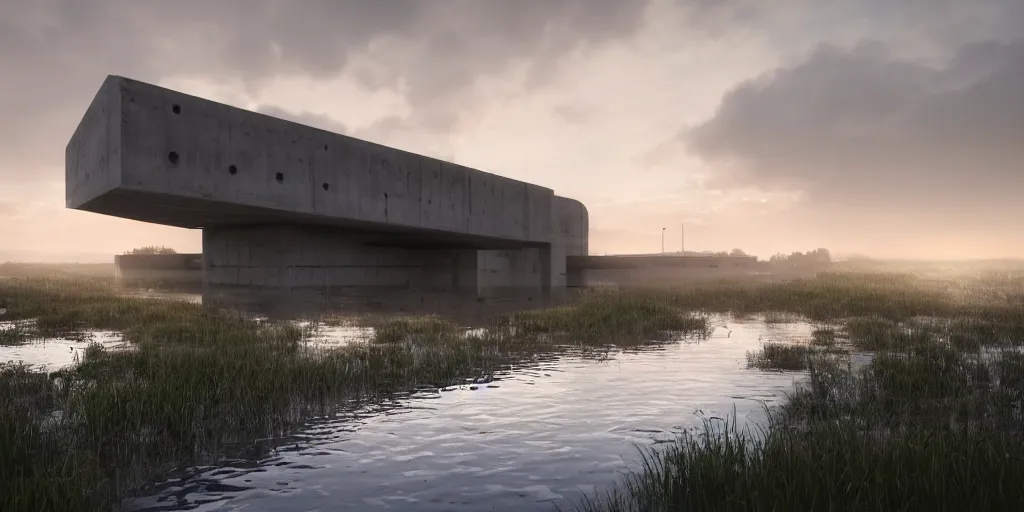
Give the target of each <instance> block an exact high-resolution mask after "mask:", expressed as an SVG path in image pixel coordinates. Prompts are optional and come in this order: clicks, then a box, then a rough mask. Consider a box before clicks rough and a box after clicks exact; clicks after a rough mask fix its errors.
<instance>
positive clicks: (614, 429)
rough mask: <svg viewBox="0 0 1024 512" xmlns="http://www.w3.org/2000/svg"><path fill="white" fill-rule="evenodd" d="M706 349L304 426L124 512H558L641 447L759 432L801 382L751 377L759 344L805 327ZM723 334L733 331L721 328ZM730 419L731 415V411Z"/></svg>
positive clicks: (550, 372) (451, 391)
mask: <svg viewBox="0 0 1024 512" xmlns="http://www.w3.org/2000/svg"><path fill="white" fill-rule="evenodd" d="M717 321H718V322H719V323H720V324H721V327H719V328H717V329H716V331H715V335H714V336H712V337H711V339H709V340H707V341H706V342H701V343H677V344H668V345H661V346H658V347H657V349H656V350H630V351H628V352H620V353H618V354H612V355H613V357H611V358H609V359H606V360H603V361H594V360H593V359H592V358H585V357H563V358H555V357H552V356H546V357H538V358H537V361H535V362H534V364H533V365H531V366H528V367H522V368H518V369H516V370H514V371H511V372H509V373H507V374H504V375H498V376H496V378H495V379H494V381H493V382H497V383H500V384H495V385H487V384H482V383H478V384H472V383H469V384H466V385H459V386H452V387H449V388H445V389H443V390H417V391H414V392H411V393H409V394H407V395H405V396H404V397H401V398H399V399H397V400H394V401H392V402H389V403H387V404H381V405H377V406H372V407H364V408H362V409H360V410H358V411H350V412H347V413H344V414H338V415H336V416H335V417H329V418H319V419H316V420H313V421H310V422H309V423H308V424H307V426H306V427H305V428H303V429H302V430H301V431H300V432H297V433H296V434H295V436H293V437H292V438H291V440H290V441H289V445H288V446H286V447H282V448H280V449H279V450H277V452H276V453H275V455H274V456H273V457H270V458H268V459H265V460H263V461H260V462H259V463H258V464H256V465H255V466H253V465H252V464H251V463H242V462H235V463H224V464H221V465H219V467H216V468H207V469H203V470H200V471H198V472H195V473H193V475H192V476H188V477H182V479H181V480H178V481H171V480H169V481H168V482H165V483H164V484H163V485H161V486H159V487H158V490H157V492H155V493H153V494H152V495H151V496H146V497H142V498H137V499H134V500H131V501H130V502H128V503H127V508H128V509H129V510H137V511H157V510H203V511H229V510H241V509H243V508H244V509H245V510H246V511H247V512H257V511H272V510H403V511H476V510H516V511H522V510H551V509H552V508H553V504H558V505H560V506H563V507H564V506H565V505H567V504H568V503H569V500H577V499H578V498H579V497H580V496H581V493H586V492H593V491H594V490H595V489H601V488H604V487H606V486H608V485H611V484H612V483H614V482H615V481H616V480H617V479H618V478H619V477H620V476H621V475H622V473H623V472H624V471H626V470H627V469H629V468H636V467H637V466H636V464H637V462H638V459H639V452H638V450H637V448H636V445H648V446H649V445H652V444H656V443H663V442H666V441H669V440H672V439H674V438H675V437H676V436H678V435H679V434H681V433H683V432H685V431H693V430H694V429H695V428H697V427H698V426H700V424H701V422H702V420H703V419H704V418H711V417H725V416H727V415H731V414H733V412H734V411H735V414H736V417H737V419H738V421H739V422H740V423H741V424H743V423H748V424H750V423H753V422H763V421H764V419H765V417H764V410H763V405H762V403H768V404H771V403H774V402H775V401H776V400H777V399H778V398H780V397H781V396H782V394H783V393H785V392H787V391H789V390H790V389H792V385H793V383H794V381H795V379H797V378H801V377H802V375H803V374H802V373H774V372H771V373H766V372H759V371H756V370H748V369H747V368H746V359H745V355H746V351H748V350H754V349H757V348H758V347H759V345H760V344H761V343H762V342H767V341H769V339H770V340H771V341H784V340H792V339H807V338H809V337H810V332H811V326H810V325H807V324H803V323H786V324H774V325H771V326H770V329H766V328H765V325H764V324H763V323H761V322H757V321H733V320H729V321H728V322H726V319H723V318H718V319H717ZM726 325H727V327H726ZM734 408H735V409H734Z"/></svg>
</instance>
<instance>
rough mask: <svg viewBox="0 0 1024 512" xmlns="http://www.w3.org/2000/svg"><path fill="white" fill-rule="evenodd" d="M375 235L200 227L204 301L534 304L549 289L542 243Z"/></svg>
mask: <svg viewBox="0 0 1024 512" xmlns="http://www.w3.org/2000/svg"><path fill="white" fill-rule="evenodd" d="M381 240H382V238H381V236H380V235H374V234H361V233H353V232H338V231H337V230H334V229H332V228H322V227H319V228H318V227H312V226H266V227H248V228H243V227H235V228H207V229H204V230H203V250H204V254H205V258H204V265H205V269H204V273H205V276H206V277H205V281H204V288H203V293H204V301H205V300H206V298H207V297H209V298H210V300H217V297H230V296H235V297H248V298H252V299H253V300H255V301H258V302H262V303H272V302H274V301H276V300H289V299H287V297H302V300H303V301H304V302H311V301H312V302H316V301H320V300H322V301H327V302H331V303H335V304H348V305H364V306H372V305H378V306H381V307H382V308H385V309H386V308H390V307H391V306H394V305H396V304H398V305H400V306H399V308H400V309H414V308H418V309H429V308H427V306H429V305H431V304H434V303H439V302H444V303H449V302H454V303H460V302H477V301H486V300H495V301H503V300H516V301H523V302H526V303H536V302H542V301H543V300H544V299H545V298H546V297H547V296H548V295H549V293H548V291H547V290H550V287H551V286H550V277H547V278H546V276H550V275H551V273H552V271H551V264H550V261H551V257H550V249H549V248H544V247H542V248H525V249H513V250H500V251H499V250H476V249H464V248H403V247H395V246H393V245H381ZM421 306H422V307H421Z"/></svg>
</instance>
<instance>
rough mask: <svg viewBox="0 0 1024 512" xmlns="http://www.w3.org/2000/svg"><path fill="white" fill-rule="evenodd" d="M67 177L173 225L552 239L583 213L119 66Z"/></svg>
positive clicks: (509, 183) (89, 115)
mask: <svg viewBox="0 0 1024 512" xmlns="http://www.w3.org/2000/svg"><path fill="white" fill-rule="evenodd" d="M66 187H67V188H66V201H67V206H68V207H69V208H75V209H80V210H86V211H92V212H96V213H102V214H107V215H113V216H118V217H124V218H129V219H135V220H140V221H145V222H153V223H158V224H165V225H171V226H179V227H185V228H210V227H218V226H234V225H264V224H303V225H322V226H325V227H331V228H333V229H338V230H339V231H362V232H375V233H393V234H394V235H395V243H424V244H430V243H436V244H449V245H464V246H467V247H478V248H506V247H529V246H539V245H543V244H548V243H551V242H553V241H554V238H558V236H559V235H558V231H559V227H558V226H557V222H558V220H557V218H556V217H558V215H559V213H558V212H559V211H560V210H565V208H566V207H567V205H568V206H569V207H571V209H573V211H574V212H575V210H579V212H580V213H579V214H575V213H574V214H573V215H576V216H582V217H583V221H582V222H585V216H586V211H585V209H584V208H583V206H582V205H581V204H579V203H578V202H576V201H572V200H568V199H564V198H558V197H556V196H554V193H553V192H552V191H551V190H550V189H547V188H544V187H540V186H537V185H532V184H529V183H525V182H521V181H516V180H512V179H508V178H504V177H501V176H497V175H494V174H489V173H486V172H483V171H477V170H474V169H469V168H467V167H464V166H459V165H456V164H452V163H448V162H442V161H439V160H436V159H433V158H428V157H424V156H421V155H416V154H412V153H408V152H405V151H401V150H397V149H392V148H388V147H385V146H380V145H377V144H373V143H370V142H366V141H362V140H359V139H354V138H352V137H348V136H345V135H339V134H335V133H330V132H326V131H323V130H319V129H316V128H312V127H308V126H304V125H300V124H296V123H292V122H289V121H284V120H281V119H276V118H273V117H269V116H265V115H262V114H258V113H255V112H250V111H247V110H243V109H238V108H235V107H231V106H228V105H224V104H220V103H216V102H212V101H208V100H204V99H202V98H197V97H194V96H189V95H186V94H182V93H179V92H175V91H172V90H168V89H165V88H161V87H157V86H154V85H150V84H146V83H142V82H137V81H133V80H129V79H125V78H122V77H115V76H111V77H108V78H107V79H106V81H105V82H104V83H103V85H102V87H101V88H100V90H99V92H98V93H97V95H96V97H95V99H94V100H93V102H92V104H91V105H90V106H89V108H88V110H87V111H86V114H85V116H84V117H83V118H82V121H81V123H80V124H79V126H78V129H77V130H76V131H75V133H74V135H73V137H72V139H71V141H70V143H69V144H68V147H67V153H66ZM577 205H578V206H577ZM584 236H585V235H584ZM584 243H585V242H584Z"/></svg>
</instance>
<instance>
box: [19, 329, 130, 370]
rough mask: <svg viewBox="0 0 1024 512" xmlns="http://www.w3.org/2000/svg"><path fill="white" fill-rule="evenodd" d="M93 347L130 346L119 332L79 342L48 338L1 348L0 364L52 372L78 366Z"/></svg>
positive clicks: (92, 334)
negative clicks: (19, 362) (89, 347)
mask: <svg viewBox="0 0 1024 512" xmlns="http://www.w3.org/2000/svg"><path fill="white" fill-rule="evenodd" d="M0 328H2V327H0ZM79 338H80V339H79ZM93 343H99V344H100V345H103V346H104V347H106V348H124V347H127V346H128V345H127V344H126V343H125V342H124V341H123V340H122V338H121V333H119V332H111V331H91V332H86V333H84V334H83V335H82V336H80V337H76V339H67V338H47V339H44V340H33V341H30V342H28V343H24V344H19V345H12V346H0V362H8V361H10V362H18V361H21V362H23V363H25V364H27V365H31V366H33V367H35V368H36V369H39V370H45V371H49V372H52V371H56V370H59V369H61V368H63V367H66V366H69V365H72V364H74V363H75V362H76V361H77V360H79V359H80V358H81V357H82V355H83V352H84V351H85V349H86V347H88V346H89V345H90V344H93Z"/></svg>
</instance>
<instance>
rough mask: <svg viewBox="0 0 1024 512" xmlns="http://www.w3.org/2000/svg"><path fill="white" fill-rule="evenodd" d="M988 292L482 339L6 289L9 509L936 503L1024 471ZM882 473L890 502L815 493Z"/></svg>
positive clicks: (845, 289)
mask: <svg viewBox="0 0 1024 512" xmlns="http://www.w3.org/2000/svg"><path fill="white" fill-rule="evenodd" d="M969 285H970V286H976V287H977V286H985V287H987V288H986V291H985V292H984V293H981V292H978V293H964V292H958V293H956V294H954V293H950V292H948V291H945V290H947V289H948V288H943V289H937V288H936V287H933V286H929V285H928V284H926V283H921V282H919V281H915V280H914V278H912V277H907V276H891V275H886V274H872V275H843V274H831V275H829V274H826V275H819V276H818V277H817V278H815V279H807V280H801V281H794V282H791V283H771V284H758V285H748V284H744V283H736V284H726V283H723V284H715V285H714V287H713V288H695V289H690V290H678V291H673V292H667V291H658V292H630V293H617V292H607V291H605V292H595V293H591V294H587V295H585V296H584V297H582V298H581V299H579V300H578V301H577V302H575V303H573V304H571V305H569V306H565V307H560V308H553V309H548V310H537V311H525V312H519V313H510V314H504V315H499V316H495V317H493V318H490V319H488V320H487V321H486V322H482V324H481V325H479V326H475V327H474V328H473V329H467V328H466V327H464V326H461V325H458V324H456V323H454V322H452V321H450V320H447V319H446V318H444V317H436V316H435V317H399V318H390V317H377V318H352V319H341V318H337V317H334V318H329V317H317V318H309V319H305V320H301V321H276V320H275V321H270V320H262V319H258V318H253V317H251V316H249V315H246V314H244V313H241V312H231V311H225V310H215V309H210V308H204V307H203V306H202V305H201V304H196V303H190V302H186V301H178V300H164V301H160V300H152V299H146V298H140V297H125V296H123V295H120V294H118V293H116V291H115V290H113V288H112V286H111V283H110V282H109V280H106V279H104V278H102V277H93V276H70V277H68V276H60V277H37V276H31V277H20V278H18V279H5V280H0V311H2V315H0V322H3V323H4V325H6V326H15V325H16V326H18V327H17V329H18V331H17V333H16V334H13V332H14V331H13V329H15V328H14V327H6V328H4V330H3V331H0V336H3V338H2V339H4V340H10V341H8V342H5V343H2V344H0V356H2V357H0V359H2V360H6V361H9V362H7V363H2V364H3V367H2V368H0V386H2V388H3V389H0V393H2V396H5V397H12V399H10V400H7V401H6V402H5V403H4V404H3V406H2V407H0V415H2V418H0V420H2V424H3V425H4V426H3V427H2V429H3V432H0V455H2V456H3V457H4V458H5V460H10V461H13V464H7V465H5V467H4V468H3V469H0V508H3V509H4V510H39V509H47V510H89V509H95V510H101V509H102V510H106V509H109V507H110V506H111V505H113V504H120V506H121V508H123V509H126V510H150V509H151V510H157V509H159V510H194V509H197V507H198V508H199V509H202V510H233V509H236V508H238V507H242V506H245V507H246V508H247V510H276V509H280V508H281V507H285V508H289V507H297V508H302V509H315V508H317V507H333V506H339V505H338V504H339V503H343V504H345V505H346V506H347V507H348V508H352V509H359V510H373V509H382V510H383V509H389V508H390V509H396V508H397V509H400V510H552V509H553V508H554V507H556V506H557V507H560V508H562V509H566V508H574V507H579V508H583V509H590V510H676V509H679V508H678V507H696V508H697V509H701V510H703V509H708V510H750V509H756V508H763V507H768V508H772V507H775V508H781V507H789V506H796V507H797V508H801V507H802V508H808V507H809V508H814V507H815V506H816V505H815V503H821V501H820V500H823V499H827V500H845V503H849V504H850V505H849V506H851V507H852V506H853V505H860V506H866V505H867V502H864V501H863V500H872V501H871V503H876V504H877V503H885V504H887V505H894V504H896V503H897V502H898V501H899V500H900V499H903V498H901V496H902V497H905V496H906V494H900V492H899V489H903V488H907V489H916V491H915V492H918V493H924V497H923V498H920V499H921V500H923V502H925V503H936V504H941V503H943V501H942V500H944V499H948V498H949V497H948V496H946V494H943V493H946V491H945V490H944V489H945V488H946V487H948V485H951V484H956V485H973V486H975V487H977V488H978V492H979V493H980V492H981V491H982V490H985V489H986V487H985V485H990V486H995V485H997V484H998V485H1004V480H1005V479H1006V478H1009V477H1013V476H1014V475H1016V474H1017V473H1016V472H1019V471H1020V469H1019V468H1018V467H1017V465H1019V464H1020V463H1019V462H1011V461H1009V459H1006V458H1005V457H1004V458H1002V459H995V458H992V457H995V455H991V454H995V453H997V452H996V451H994V450H997V449H998V450H1003V451H1002V452H1000V453H1003V454H1014V453H1018V452H1017V451H1015V450H1019V446H1018V445H1019V443H1020V441H1021V438H1020V432H1021V429H1020V421H1021V420H1020V404H1021V400H1022V389H1021V385H1022V384H1021V383H1022V382H1024V377H1022V375H1024V364H1022V363H1021V362H1020V361H1021V358H1020V357H1019V355H1020V352H1019V351H1017V347H1019V345H1020V344H1021V342H1022V339H1021V336H1020V334H1019V333H1021V332H1024V331H1022V330H1021V326H1024V318H1022V317H1024V313H1022V311H1021V309H1020V308H1019V306H1016V303H1015V302H1014V300H1015V298H1016V297H1017V296H1019V289H1015V288H1014V286H1015V285H1013V284H1006V283H978V282H972V283H969ZM981 296H984V297H985V299H984V300H979V299H978V297H981ZM765 313H767V315H765ZM7 331H11V332H12V334H9V333H8V332H7ZM981 353H985V354H988V355H986V356H985V357H981V356H980V355H978V354H981ZM865 356H866V359H865ZM858 359H860V360H861V361H862V363H861V364H859V365H858V364H854V363H855V362H856V361H857V360H858ZM19 361H20V362H19ZM864 361H866V362H864ZM765 370H768V371H765ZM893 418H899V420H900V421H899V422H897V421H896V420H894V419H893ZM723 419H728V421H731V422H734V423H729V424H724V423H723ZM746 428H755V429H758V428H759V429H761V430H758V431H757V432H758V434H757V435H756V436H750V435H748V434H750V433H749V432H745V431H744V429H746ZM708 429H710V430H708ZM715 431H717V432H718V433H717V434H715V435H708V434H709V432H715ZM915 436H917V437H915ZM921 436H924V437H921ZM921 439H934V440H936V444H934V445H929V446H932V447H931V448H927V449H918V450H914V449H911V448H912V446H916V445H911V444H908V443H916V442H919V441H920V440H921ZM869 441H871V442H869ZM901 443H902V444H901ZM637 445H640V446H642V447H646V448H645V451H641V452H638V451H637V449H636V446H637ZM964 447H975V448H978V449H981V448H984V449H986V450H989V451H987V452H986V451H984V450H983V451H980V452H971V453H969V454H968V453H967V452H965V451H964V450H966V448H964ZM854 449H855V450H856V451H854V452H849V450H854ZM843 450H846V452H844V451H843ZM1022 453H1024V452H1022ZM986 454H990V455H986ZM968 455H970V457H973V458H972V459H970V461H973V462H969V464H967V466H965V467H964V468H960V469H955V468H954V469H948V471H946V470H943V469H942V468H940V467H937V466H935V464H937V462H929V461H934V460H938V459H934V458H935V457H967V456H968ZM1019 460H1024V459H1014V461H1019ZM645 464H646V466H645ZM801 464H803V465H801ZM869 464H875V465H877V466H878V467H881V468H883V469H882V470H881V471H883V472H885V471H889V472H890V473H884V474H885V476H886V477H887V478H890V479H892V480H893V481H894V482H893V483H891V484H890V483H886V482H881V481H876V480H871V479H863V480H861V481H856V482H854V485H853V486H852V487H850V488H848V489H847V488H836V487H834V486H830V484H827V483H826V482H824V481H823V480H822V478H824V476H828V475H832V476H835V475H836V474H838V473H836V472H842V471H849V470H856V468H860V467H863V468H867V467H869ZM970 464H978V465H979V467H978V468H974V467H973V466H971V465H970ZM980 465H984V467H982V466H980ZM851 468H853V469H851ZM908 468H916V469H915V470H914V471H913V472H908V471H909V469H908ZM972 468H973V469H978V472H977V473H969V472H968V470H971V469H972ZM926 470H927V471H930V472H931V473H922V471H926ZM997 470H998V471H1001V472H1000V473H998V474H996V473H995V472H996V471H997ZM830 471H831V473H830ZM943 471H945V472H943ZM769 473H772V474H773V476H771V477H768V476H766V475H768V474H769ZM1000 475H1005V476H1000ZM982 477H995V478H994V480H992V482H991V483H990V484H984V483H983V482H981V481H980V480H978V479H979V478H982ZM780 479H781V480H780ZM762 482H765V483H762ZM698 483H699V485H698ZM783 483H785V484H786V486H784V487H783V488H779V487H778V486H781V485H783ZM769 484H770V485H774V486H776V488H771V487H770V485H769ZM940 484H941V485H940ZM893 486H895V487H893ZM988 488H989V489H991V488H993V487H988ZM928 493H931V494H928ZM947 494H948V493H947ZM975 494H977V493H974V494H969V496H970V499H974V500H980V501H975V502H973V503H980V504H982V505H991V506H996V505H1000V504H1006V503H1011V502H1013V500H1015V499H1018V498H1020V497H1019V496H1017V495H1015V494H1013V493H1009V494H1007V493H1005V492H1004V493H1002V494H999V493H998V492H997V493H994V494H993V495H990V496H988V497H985V498H980V497H978V496H976V495H975ZM808 500H810V501H808ZM816 500H817V501H816ZM880 500H881V501H880ZM886 500H888V501H886ZM836 502H837V503H839V502H840V501H836ZM948 503H953V504H956V503H965V502H963V501H956V500H953V501H949V502H948ZM844 507H846V505H843V506H839V507H838V509H844ZM832 508H837V507H832ZM861 509H862V508H861ZM896 509H899V507H897V508H896ZM940 509H941V507H940Z"/></svg>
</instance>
